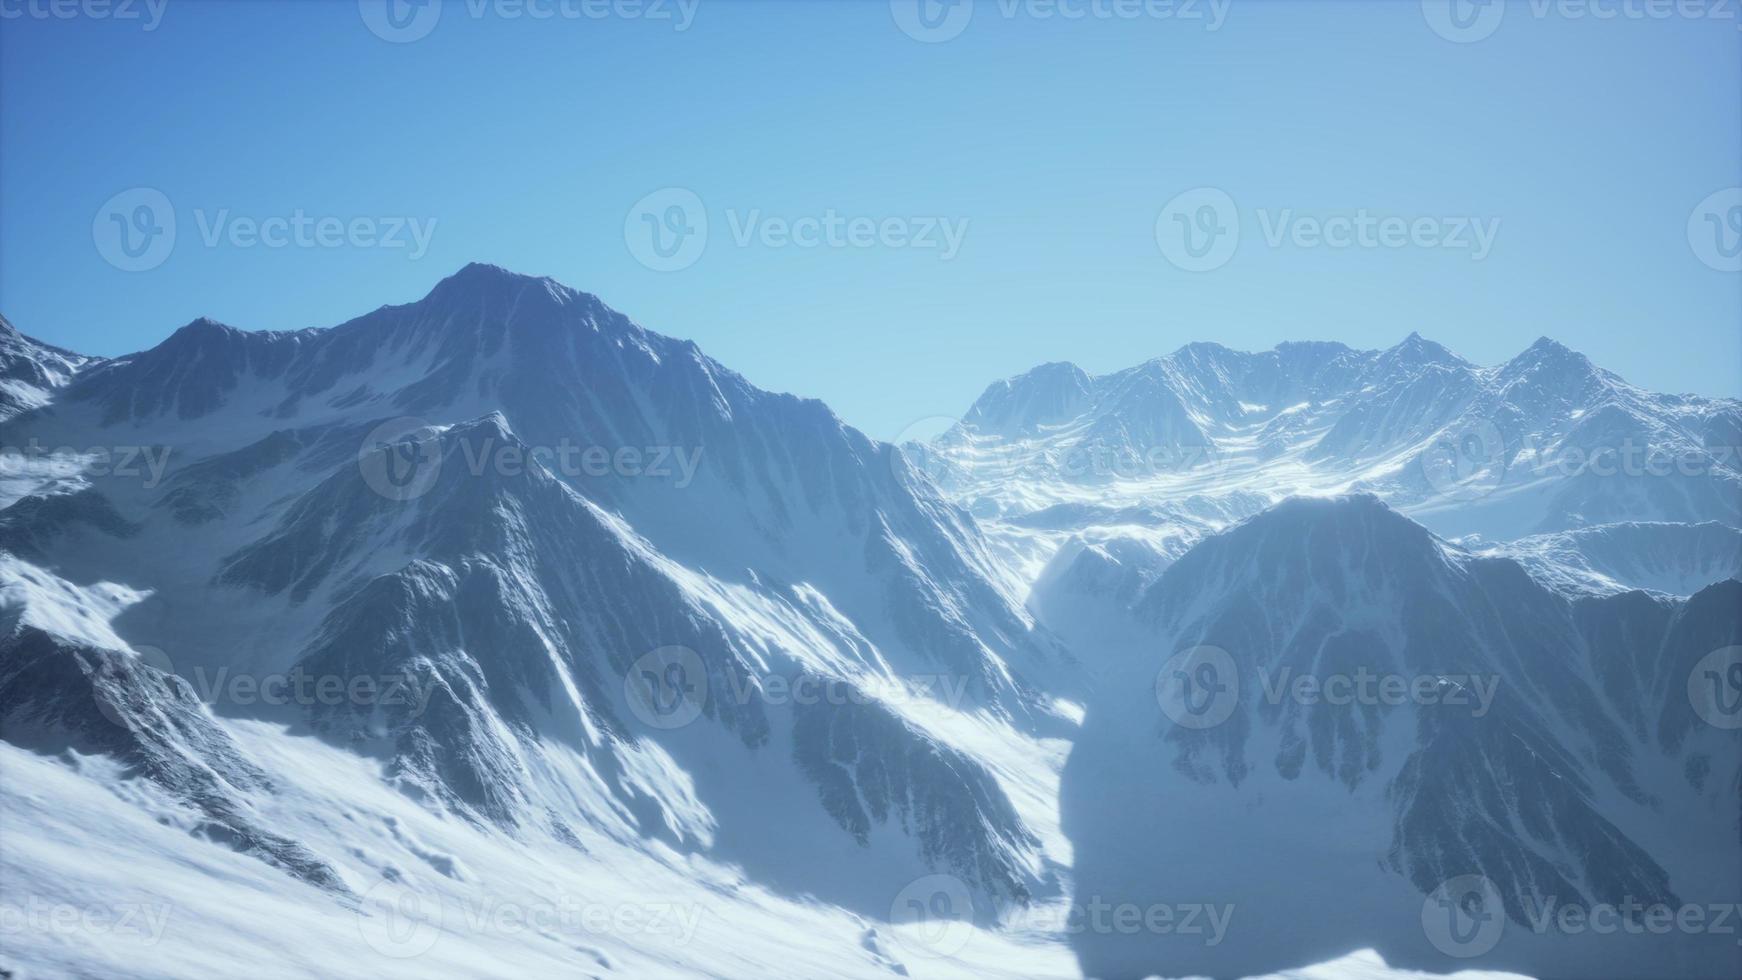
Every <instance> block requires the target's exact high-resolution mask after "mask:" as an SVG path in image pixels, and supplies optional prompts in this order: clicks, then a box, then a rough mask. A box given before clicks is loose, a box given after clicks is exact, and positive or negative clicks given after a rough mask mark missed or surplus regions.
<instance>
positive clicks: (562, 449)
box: [0, 265, 1071, 972]
mask: <svg viewBox="0 0 1742 980" xmlns="http://www.w3.org/2000/svg"><path fill="white" fill-rule="evenodd" d="M25 350H26V352H27V353H28V352H29V351H30V350H38V351H46V350H47V349H46V348H40V347H35V348H28V349H25ZM43 356H44V359H45V361H46V362H47V365H46V366H44V367H43V369H42V372H41V376H43V377H47V378H50V379H51V380H53V381H54V382H55V383H54V384H53V385H51V386H44V387H42V388H41V389H40V390H41V392H42V393H43V395H42V398H41V399H39V401H42V402H43V404H39V405H37V406H36V407H35V408H33V409H32V410H30V411H27V412H25V413H23V414H22V415H20V416H18V417H16V418H13V419H11V420H9V421H7V422H6V430H5V436H6V441H7V443H8V445H18V446H25V445H32V446H48V447H92V449H91V451H88V452H87V451H84V450H83V449H80V450H77V451H60V452H48V453H37V454H21V455H20V456H18V457H17V459H16V460H15V465H14V466H13V467H12V469H13V470H14V473H13V474H12V476H13V477H14V479H13V482H12V483H11V484H9V486H10V487H11V492H10V495H9V497H8V501H9V502H11V505H10V506H9V507H7V508H6V509H5V510H3V511H0V549H3V550H4V554H5V562H6V564H5V565H4V579H0V586H3V588H4V590H5V591H4V597H5V598H4V609H5V612H6V619H5V621H4V623H3V624H0V625H4V626H5V637H6V638H5V640H4V643H3V645H0V664H4V667H3V668H0V688H3V689H4V690H5V691H6V693H7V696H6V700H5V702H4V704H3V705H0V724H3V727H0V734H3V735H4V737H5V739H6V741H8V742H9V743H11V744H13V745H15V746H20V747H25V748H30V749H37V750H41V749H44V748H47V747H57V750H58V749H66V750H67V751H73V752H77V753H80V755H81V757H82V756H84V755H101V756H102V757H104V758H106V759H112V760H114V761H115V763H116V764H117V765H120V766H122V767H123V770H124V771H125V772H127V773H129V774H134V773H136V774H137V775H138V776H140V777H143V778H144V780H145V782H146V783H147V784H149V785H150V786H151V788H150V789H149V790H147V789H144V788H139V789H123V788H121V787H120V786H117V787H116V788H115V792H117V793H123V794H127V795H136V794H143V793H147V792H149V793H150V794H154V796H153V799H154V800H156V802H155V803H154V804H153V805H154V806H163V807H169V808H176V809H178V810H186V811H188V812H190V813H197V814H200V816H199V817H198V818H197V823H194V824H193V825H192V826H191V827H190V835H191V837H192V838H193V839H198V840H201V841H213V842H216V843H217V844H219V845H221V846H225V847H228V848H230V849H232V850H234V851H236V852H238V853H242V854H246V855H250V856H253V857H256V858H259V859H261V860H263V861H265V862H267V863H268V864H270V865H271V866H273V867H276V868H279V869H281V870H282V871H284V872H286V873H288V875H289V876H290V877H292V878H295V879H297V880H300V881H302V882H304V883H306V884H308V885H311V886H313V887H315V888H318V889H320V890H322V891H324V892H326V893H327V895H328V898H327V899H326V901H327V902H329V903H333V907H334V908H339V907H341V906H343V905H345V904H346V903H355V902H356V901H357V900H358V896H363V895H366V894H367V893H368V892H369V889H370V887H372V885H374V884H379V883H380V881H382V880H383V878H384V877H385V878H386V879H388V880H392V878H393V873H392V872H391V871H390V869H389V868H388V867H386V866H383V865H381V864H380V863H379V862H378V861H377V860H375V859H373V858H366V857H364V856H361V855H358V854H354V853H349V852H347V851H346V850H344V849H341V848H338V847H337V845H336V843H334V842H331V841H329V846H328V847H326V848H319V847H317V846H316V845H315V844H314V843H311V842H307V841H306V840H305V839H304V838H302V837H299V836H298V835H297V834H296V833H295V832H293V831H292V830H291V829H289V828H288V827H287V826H284V825H280V824H279V823H277V822H275V821H274V820H273V819H271V818H270V817H268V816H265V815H263V814H262V812H261V809H262V797H263V796H265V795H270V794H273V793H288V792H292V790H291V789H290V788H289V787H286V786H285V785H284V783H285V781H286V779H287V778H288V777H286V776H284V775H283V774H279V773H274V772H273V767H272V765H271V764H270V763H269V762H268V761H266V760H264V759H261V758H259V757H257V755H256V754H254V753H251V752H250V751H249V750H248V748H247V747H246V745H245V743H246V741H247V739H246V738H243V737H241V736H240V734H239V732H238V726H240V725H244V724H270V725H277V726H282V730H283V732H284V733H285V735H286V737H292V736H298V737H307V736H308V735H315V736H318V737H319V738H320V739H321V741H322V742H323V744H330V745H335V746H341V747H344V748H345V749H346V750H348V751H351V752H354V753H357V754H358V755H359V757H360V758H363V759H367V760H372V764H373V765H377V766H379V767H380V771H379V778H380V780H381V781H382V784H383V785H384V786H388V787H392V788H393V789H394V790H396V791H397V792H398V793H399V794H401V795H404V796H407V797H409V798H411V799H414V800H416V801H419V805H420V806H422V807H423V808H425V809H427V810H429V811H431V812H434V813H437V814H444V815H446V819H449V820H456V821H460V822H462V823H464V824H469V825H473V826H477V827H479V828H481V829H482V828H494V830H493V831H491V832H493V833H506V834H511V835H532V836H533V837H534V838H536V839H541V840H547V841H553V842H555V843H556V845H557V846H558V847H559V850H558V851H557V852H556V859H558V860H574V861H577V862H584V861H585V860H587V859H586V858H585V857H584V855H586V854H587V853H589V852H591V851H595V850H599V849H605V848H615V849H619V850H623V851H626V852H629V853H640V852H643V851H646V850H647V849H648V848H649V847H650V846H652V845H653V843H654V842H657V843H658V853H663V854H668V855H669V857H668V858H667V859H666V860H668V861H679V862H681V861H685V860H691V861H701V862H712V863H714V864H716V865H718V866H719V867H721V868H728V869H737V871H736V872H735V873H737V874H740V875H743V876H746V877H747V879H748V880H750V881H754V882H756V883H757V884H758V886H760V887H764V888H768V889H773V890H775V891H776V892H779V893H781V894H785V895H790V896H792V897H793V898H794V899H799V898H805V899H807V900H811V901H817V900H820V901H823V902H827V903H830V905H831V906H833V907H835V908H837V909H839V910H841V911H840V913H839V914H841V915H843V916H853V917H865V918H868V919H870V920H879V919H880V920H884V921H887V920H889V918H890V916H891V909H892V908H893V907H894V905H893V903H894V900H895V898H896V896H897V895H898V894H899V893H900V892H901V890H902V888H904V887H905V886H906V885H907V884H908V883H910V882H912V881H914V880H916V879H920V878H923V877H925V876H927V875H940V874H941V875H947V876H949V878H950V879H951V880H952V881H957V882H960V883H962V886H963V887H964V888H965V889H966V894H968V895H971V896H973V900H974V902H975V906H976V908H977V909H984V910H986V912H985V913H984V914H976V916H975V917H976V918H977V919H978V920H980V921H981V923H982V924H989V923H990V922H991V921H992V919H993V918H994V912H993V910H995V909H1000V908H1005V907H1016V908H1021V907H1023V906H1025V905H1026V904H1030V903H1035V902H1045V901H1049V900H1054V899H1057V898H1058V897H1059V896H1060V894H1061V888H1062V885H1061V881H1060V878H1059V868H1060V867H1061V866H1062V863H1063V858H1064V854H1063V853H1062V851H1063V849H1064V845H1063V843H1062V841H1061V840H1060V839H1059V838H1058V835H1057V831H1056V814H1055V813H1054V812H1053V811H1052V810H1051V809H1050V805H1048V804H1046V803H1045V801H1046V800H1049V799H1051V798H1052V797H1053V796H1054V795H1055V793H1054V792H1053V791H1050V790H1047V789H1046V788H1045V787H1046V785H1047V783H1048V780H1049V779H1051V780H1055V781H1056V773H1057V769H1058V766H1059V762H1058V756H1059V755H1060V753H1059V750H1058V749H1057V748H1056V747H1055V746H1056V738H1057V736H1058V735H1059V734H1060V733H1061V732H1063V731H1065V730H1067V729H1068V727H1069V720H1068V714H1061V711H1060V708H1059V707H1058V706H1057V702H1056V699H1057V697H1058V693H1057V692H1060V691H1067V692H1068V691H1069V690H1070V689H1071V688H1070V678H1071V673H1070V671H1069V666H1070V665H1069V660H1068V656H1067V655H1066V654H1065V652H1064V651H1063V650H1062V649H1061V648H1060V647H1059V646H1058V645H1057V644H1056V642H1055V641H1054V640H1053V639H1052V638H1051V637H1049V636H1048V635H1047V634H1046V633H1045V632H1044V631H1041V630H1037V629H1036V628H1035V626H1034V624H1033V623H1032V621H1031V619H1030V618H1029V616H1028V615H1027V613H1026V612H1025V611H1024V610H1023V609H1022V608H1021V605H1020V602H1019V601H1018V600H1017V599H1016V598H1015V597H1013V596H1012V595H1010V594H1009V593H1008V592H1007V590H1006V589H1005V588H1004V587H1003V586H1002V585H1001V584H1000V578H999V577H998V576H997V575H996V574H995V573H994V570H993V566H992V563H991V561H992V560H991V558H990V555H989V553H988V552H987V549H986V548H985V546H984V544H983V542H982V541H981V539H980V537H979V535H978V532H977V530H976V529H975V527H974V524H973V522H972V520H971V519H969V518H967V517H966V516H965V515H963V514H961V513H960V512H959V511H958V510H956V509H955V508H953V507H952V506H950V505H949V504H947V503H945V502H944V501H943V499H942V498H940V497H939V496H938V494H937V492H936V491H935V489H934V488H933V487H932V486H931V484H930V483H929V482H927V481H926V480H924V479H923V478H922V477H920V476H918V475H917V474H915V473H914V472H912V471H911V469H910V468H909V467H908V466H907V464H906V462H905V460H904V458H903V457H902V456H901V454H900V453H898V452H896V451H895V450H894V449H893V448H892V447H889V446H887V445H880V444H877V443H873V442H871V441H870V440H868V439H866V438H865V437H864V436H862V435H860V434H859V433H858V432H856V431H854V430H852V429H850V428H848V427H847V426H845V425H843V424H841V423H840V422H839V420H837V419H836V418H835V417H834V416H833V415H832V414H831V413H830V412H829V411H828V409H827V408H826V407H824V406H823V405H821V404H820V403H817V402H814V401H805V400H801V399H797V398H792V397H789V396H784V395H774V394H770V393H767V392H763V391H761V390H759V389H757V388H755V387H753V386H752V385H750V384H749V383H747V382H746V381H745V380H744V379H743V378H741V377H740V376H738V375H736V374H734V373H732V372H730V371H728V370H726V369H724V368H722V367H721V366H720V365H718V364H716V363H715V362H713V361H711V360H709V359H708V358H706V357H705V356H704V355H702V354H701V353H700V352H699V351H698V350H697V349H696V348H695V347H694V345H692V344H688V343H684V342H681V341H676V340H672V339H670V338H666V337H663V336H660V335H658V334H654V333H651V332H648V331H645V330H642V329H641V328H639V327H637V326H635V325H634V324H632V323H630V322H629V321H628V320H627V319H625V318H624V317H622V316H621V315H620V314H617V313H616V312H614V311H612V310H610V309H609V308H607V307H605V306H604V305H603V304H602V303H600V302H599V301H598V300H597V299H595V298H593V297H591V296H587V295H585V294H582V293H578V292H575V291H573V290H570V289H568V288H566V287H563V286H560V285H558V284H556V283H554V282H552V281H550V280H546V279H535V278H531V277H525V276H519V275H514V274H511V273H508V272H505V271H503V270H501V269H497V268H494V267H488V266H478V265H475V266H469V267H467V268H466V269H464V270H462V271H461V272H460V273H458V274H456V275H455V276H453V277H451V278H449V279H447V280H444V281H443V282H442V283H441V284H440V285H438V286H437V287H436V288H435V289H434V290H433V291H432V292H431V293H430V295H429V296H428V297H426V298H425V299H423V300H421V301H419V302H416V303H412V304H409V305H405V306H397V307H384V308H382V309H380V310H378V311H376V312H375V313H372V314H369V315H367V316H364V317H361V318H359V319H357V320H354V321H351V322H349V323H346V324H343V325H341V326H339V327H336V328H332V329H327V330H303V331H296V332H289V333H249V332H245V331H240V330H236V329H234V328H231V327H227V326H223V325H220V324H217V323H213V322H211V321H208V320H200V321H196V322H194V323H192V324H189V325H187V326H186V327H183V328H182V329H180V330H178V331H176V332H175V333H174V334H173V335H172V336H171V337H169V338H168V339H167V340H166V341H164V342H163V343H162V344H160V345H158V346H157V347H155V348H152V349H151V350H148V351H145V352H143V353H140V354H137V355H133V356H129V357H121V358H116V359H114V360H111V361H105V362H97V361H90V362H76V363H75V362H70V361H69V362H67V363H69V364H71V367H70V368H69V372H68V376H66V377H62V376H60V375H56V374H54V365H55V364H58V363H61V362H59V361H56V360H53V358H58V357H60V355H58V354H56V353H53V352H49V354H48V355H43ZM19 373H21V374H22V373H24V372H22V371H20V372H19ZM164 667H167V668H168V670H167V671H166V670H163V669H160V668H164ZM287 678H288V679H289V680H288V682H287V681H286V679H287ZM299 679H307V680H308V683H309V685H310V687H311V689H313V688H314V687H315V686H316V685H318V684H319V683H321V682H324V681H328V680H333V679H337V680H341V681H344V682H345V685H346V686H345V688H344V691H343V692H342V693H340V694H337V695H333V696H324V695H323V696H316V695H309V694H306V692H305V695H304V696H300V697H298V696H287V695H285V691H286V690H296V684H297V683H298V680H299ZM274 683H276V684H277V685H278V686H277V687H276V688H272V687H271V685H272V684H274ZM357 683H361V687H360V688H358V689H353V687H352V685H353V684H357ZM239 684H241V685H243V686H239ZM263 684H264V685H266V687H261V685H263ZM269 688H270V690H271V691H274V692H276V693H277V694H278V695H279V696H277V697H274V696H272V694H271V693H268V689H269ZM285 702H289V703H285ZM1049 773H1050V776H1049V775H1048V774H1049ZM124 782H126V784H127V785H129V786H133V785H135V784H136V783H137V780H127V781H124ZM303 789H304V790H305V791H306V790H307V787H306V786H305V787H303ZM1037 800H1039V801H1041V803H1038V804H1037ZM194 819H195V818H193V817H190V818H189V820H190V821H193V820H194ZM190 846H192V844H190ZM413 852H414V853H413V855H412V858H413V859H415V849H413ZM563 855H566V857H563ZM400 860H401V861H404V860H406V858H405V857H404V856H402V857H401V858H400ZM425 863H426V864H427V863H428V862H425ZM444 867H445V865H444V863H443V862H439V861H438V862H434V863H433V864H430V865H429V867H427V868H426V869H425V870H426V871H428V870H429V869H430V868H433V870H434V873H436V874H440V875H445V874H446V872H445V871H444V870H443V869H444ZM867 929H869V932H868V933H867V935H870V936H874V935H875V931H876V930H875V928H873V927H868V926H862V927H860V932H866V930H867ZM190 938H191V937H190ZM860 938H864V937H859V938H856V939H855V940H854V942H855V943H856V944H858V946H859V947H861V948H860V949H859V954H858V955H862V956H864V957H867V958H868V959H867V962H870V963H873V964H881V965H880V966H877V967H876V968H877V969H884V968H886V967H887V966H888V965H889V964H890V963H897V962H898V959H897V958H896V957H897V956H898V954H897V953H892V952H886V951H880V949H881V947H882V946H884V945H887V944H888V941H887V940H881V941H873V940H872V939H865V941H864V942H859V939H860ZM36 952H38V953H40V952H41V951H36ZM33 955H34V954H33ZM777 960H778V957H774V958H771V960H770V962H774V961H777ZM20 962H22V963H23V964H24V965H26V966H28V965H29V964H30V963H31V962H32V960H30V959H29V958H27V957H26V958H21V960H20ZM36 962H37V963H38V965H39V966H41V965H42V964H43V963H48V962H53V961H52V960H43V961H36ZM680 962H681V961H674V964H673V966H672V968H673V969H679V966H678V965H677V964H678V963H680ZM690 968H691V969H696V967H695V966H694V964H691V967H690ZM679 972H681V969H679Z"/></svg>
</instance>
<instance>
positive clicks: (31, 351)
mask: <svg viewBox="0 0 1742 980" xmlns="http://www.w3.org/2000/svg"><path fill="white" fill-rule="evenodd" d="M95 360H97V359H96V358H89V357H85V356H83V355H81V354H74V353H72V352H71V351H64V350H61V349H60V348H58V347H51V346H49V345H48V344H44V343H42V342H40V341H36V340H32V339H30V338H29V337H26V336H24V335H23V334H21V333H19V332H18V328H17V327H14V326H13V325H12V321H10V320H8V319H6V318H5V317H4V316H0V421H5V420H6V419H9V418H11V417H12V416H14V415H17V414H19V413H20V412H26V411H29V410H30V409H33V408H38V407H40V406H42V405H46V404H48V401H49V399H50V398H51V397H52V395H53V393H54V391H55V390H56V389H58V388H63V387H65V386H66V384H67V382H69V381H71V380H72V377H73V375H74V374H76V373H78V371H79V370H80V369H81V368H83V367H86V366H88V365H90V364H92V363H93V362H94V361H95Z"/></svg>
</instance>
